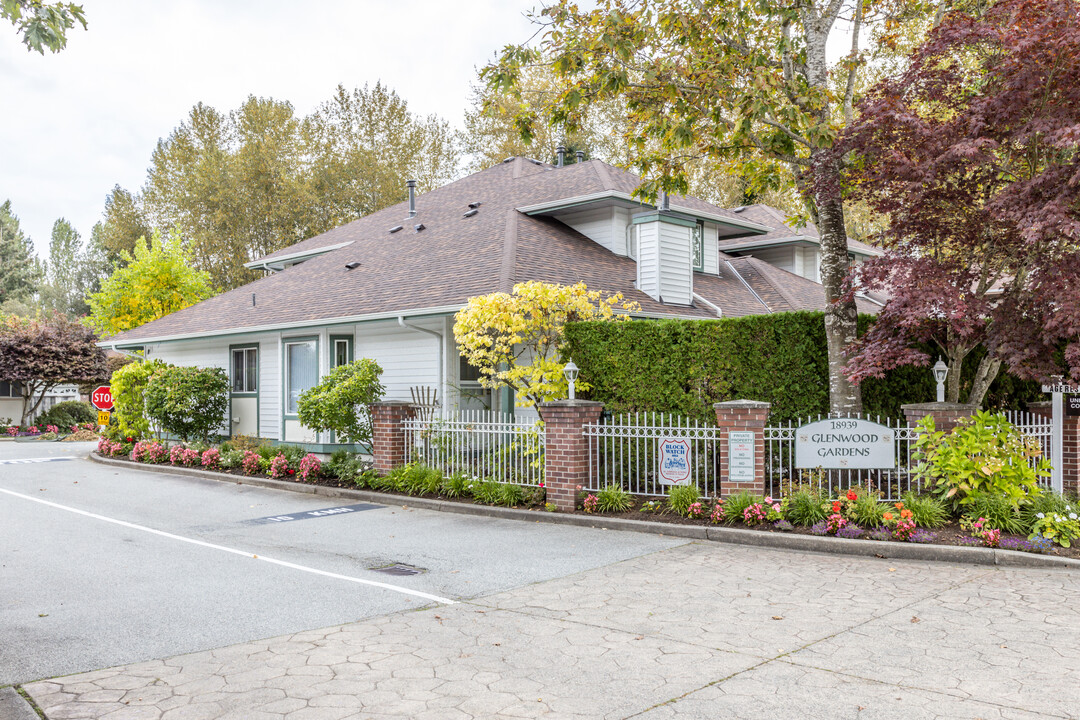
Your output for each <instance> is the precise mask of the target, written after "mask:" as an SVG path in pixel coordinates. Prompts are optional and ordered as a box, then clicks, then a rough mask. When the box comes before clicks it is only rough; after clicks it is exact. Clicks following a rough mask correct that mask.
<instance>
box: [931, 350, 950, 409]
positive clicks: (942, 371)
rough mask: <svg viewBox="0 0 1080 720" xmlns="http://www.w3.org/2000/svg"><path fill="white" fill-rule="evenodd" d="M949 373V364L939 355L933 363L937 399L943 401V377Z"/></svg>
mask: <svg viewBox="0 0 1080 720" xmlns="http://www.w3.org/2000/svg"><path fill="white" fill-rule="evenodd" d="M948 375H949V366H948V365H946V364H945V362H944V361H943V360H942V359H941V358H940V357H939V358H938V361H937V362H936V363H934V379H935V380H937V401H938V402H945V378H946V377H948Z"/></svg>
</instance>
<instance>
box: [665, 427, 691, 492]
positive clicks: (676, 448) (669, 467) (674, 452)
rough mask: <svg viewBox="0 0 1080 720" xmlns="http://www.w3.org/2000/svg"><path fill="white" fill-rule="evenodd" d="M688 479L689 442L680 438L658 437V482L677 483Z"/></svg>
mask: <svg viewBox="0 0 1080 720" xmlns="http://www.w3.org/2000/svg"><path fill="white" fill-rule="evenodd" d="M689 479H690V443H688V442H687V441H686V440H683V439H681V438H660V483H661V484H662V485H679V484H681V483H684V482H686V481H688V480H689Z"/></svg>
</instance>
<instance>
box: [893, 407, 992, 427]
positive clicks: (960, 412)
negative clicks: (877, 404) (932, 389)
mask: <svg viewBox="0 0 1080 720" xmlns="http://www.w3.org/2000/svg"><path fill="white" fill-rule="evenodd" d="M900 409H901V410H903V411H904V417H905V418H906V419H907V423H908V425H910V426H911V427H915V426H916V425H918V424H919V423H920V422H921V421H922V419H923V418H924V417H927V416H930V417H932V418H934V427H935V428H936V429H938V430H944V431H945V432H951V431H952V429H953V428H955V427H956V426H957V425H959V424H960V421H961V420H963V419H964V418H967V417H971V416H972V415H974V414H975V412H976V411H977V410H978V409H979V406H978V405H966V404H964V403H939V402H932V403H912V404H911V405H901V406H900Z"/></svg>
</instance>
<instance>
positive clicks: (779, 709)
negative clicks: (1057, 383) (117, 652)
mask: <svg viewBox="0 0 1080 720" xmlns="http://www.w3.org/2000/svg"><path fill="white" fill-rule="evenodd" d="M538 551H541V552H542V549H538ZM1078 677H1080V574H1076V573H1070V572H1067V571H1056V570H1053V571H1051V570H1019V569H1000V568H985V567H980V568H976V567H965V566H954V565H947V564H934V563H914V562H901V561H891V560H877V559H863V558H848V557H838V556H826V555H811V554H797V553H782V552H775V551H769V550H761V549H751V548H740V547H731V546H725V545H718V544H706V543H702V544H689V545H683V546H679V547H675V548H672V549H669V550H664V551H662V552H657V553H654V554H652V555H647V556H643V557H639V558H636V559H632V560H628V561H625V562H621V563H617V564H614V565H609V566H606V567H604V568H602V569H600V570H595V571H591V572H588V573H582V574H580V575H575V576H570V577H566V578H562V579H558V580H552V581H549V582H544V583H540V584H537V585H530V586H526V587H522V588H519V589H516V590H513V591H510V592H504V593H500V594H497V595H492V596H488V597H484V598H480V599H474V600H469V601H465V602H461V603H459V604H456V605H452V606H438V607H431V608H428V609H425V610H421V611H416V612H408V613H401V614H394V615H389V616H385V617H380V618H376V619H373V620H366V621H363V622H358V623H353V624H348V625H342V626H337V627H331V628H326V629H323V630H316V631H312V632H304V633H299V634H295V635H289V636H285V637H278V638H273V639H270V640H265V641H260V642H251V643H244V644H240V645H234V646H230V647H225V648H221V649H218V650H212V651H207V652H200V653H196V654H191V655H184V656H179V657H174V658H168V659H165V660H158V661H153V662H145V663H138V664H134V665H128V666H125V667H118V668H113V669H109V670H101V671H97V672H91V673H84V674H81V675H73V676H69V677H64V678H58V679H53V680H49V681H43V682H37V683H31V684H28V685H26V688H25V689H26V690H27V691H29V693H30V694H31V695H32V696H33V697H34V699H35V700H36V701H37V703H38V704H39V705H40V707H41V708H42V709H44V711H45V713H46V715H47V716H48V717H49V718H51V719H52V720H60V719H61V718H108V719H109V720H135V719H141V718H147V719H152V720H159V719H160V720H181V719H183V720H198V719H202V718H206V719H211V718H213V719H217V720H221V719H225V718H229V719H235V720H241V719H242V720H281V719H282V718H286V719H288V720H316V719H322V718H326V719H329V720H342V719H345V718H349V719H354V718H355V719H359V718H390V717H395V718H400V717H408V718H418V719H427V718H453V719H456V718H463V719H464V718H532V717H551V718H629V717H635V718H637V717H639V718H643V719H644V720H659V719H660V718H744V717H745V718H811V717H812V718H855V717H860V718H875V719H877V718H924V717H925V718H937V717H947V718H985V719H990V718H1028V717H1062V718H1067V717H1075V716H1076V714H1077V713H1078V712H1080V683H1078V682H1077V678H1078Z"/></svg>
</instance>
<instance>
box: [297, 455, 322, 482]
mask: <svg viewBox="0 0 1080 720" xmlns="http://www.w3.org/2000/svg"><path fill="white" fill-rule="evenodd" d="M321 470H322V461H321V460H319V458H318V456H317V455H313V454H312V453H308V454H307V455H305V456H304V457H303V458H302V459H301V460H300V477H301V478H302V479H303V480H305V481H308V480H314V479H315V478H317V477H319V472H320V471H321Z"/></svg>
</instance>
